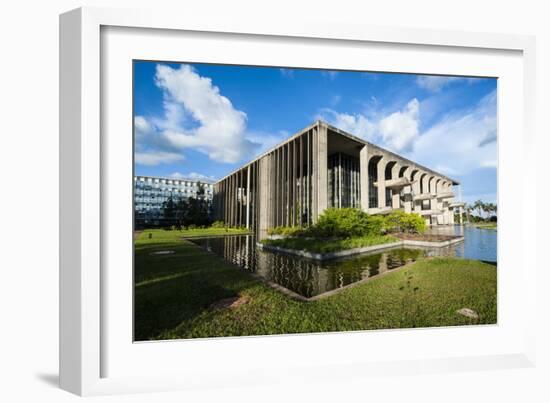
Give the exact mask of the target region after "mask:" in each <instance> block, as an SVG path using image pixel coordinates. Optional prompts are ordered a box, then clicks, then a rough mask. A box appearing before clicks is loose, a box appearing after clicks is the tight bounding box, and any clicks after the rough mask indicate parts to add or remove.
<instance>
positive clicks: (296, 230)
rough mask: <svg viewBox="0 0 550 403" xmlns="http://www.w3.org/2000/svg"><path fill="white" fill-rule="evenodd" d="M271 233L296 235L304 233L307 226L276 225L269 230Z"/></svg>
mask: <svg viewBox="0 0 550 403" xmlns="http://www.w3.org/2000/svg"><path fill="white" fill-rule="evenodd" d="M267 233H268V234H269V235H283V236H288V237H293V236H294V237H295V236H300V235H304V233H305V228H303V227H274V228H271V229H269V230H268V231H267Z"/></svg>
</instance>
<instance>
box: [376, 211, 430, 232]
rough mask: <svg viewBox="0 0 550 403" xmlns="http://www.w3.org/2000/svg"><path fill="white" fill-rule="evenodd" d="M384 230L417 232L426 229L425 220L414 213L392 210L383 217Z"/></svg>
mask: <svg viewBox="0 0 550 403" xmlns="http://www.w3.org/2000/svg"><path fill="white" fill-rule="evenodd" d="M385 222H386V225H385V230H386V231H387V232H417V233H423V232H424V231H425V230H426V221H425V220H424V219H423V218H422V217H421V216H420V215H419V214H416V213H411V214H408V213H405V212H403V211H394V212H392V213H390V214H388V215H387V216H386V217H385Z"/></svg>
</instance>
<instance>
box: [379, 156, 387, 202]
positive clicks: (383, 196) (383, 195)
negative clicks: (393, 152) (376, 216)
mask: <svg viewBox="0 0 550 403" xmlns="http://www.w3.org/2000/svg"><path fill="white" fill-rule="evenodd" d="M386 162H387V161H386V159H385V158H384V157H382V158H380V161H378V168H377V170H378V172H377V173H378V178H377V182H378V208H384V207H386V186H385V184H384V183H385V181H386V175H385V171H386V169H385V168H386Z"/></svg>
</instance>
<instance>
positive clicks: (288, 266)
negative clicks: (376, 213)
mask: <svg viewBox="0 0 550 403" xmlns="http://www.w3.org/2000/svg"><path fill="white" fill-rule="evenodd" d="M193 242H195V243H196V244H198V245H200V246H201V247H203V248H205V249H208V250H210V251H212V252H213V253H215V254H217V255H219V256H221V257H223V258H224V259H225V260H227V261H229V262H231V263H233V264H235V265H237V266H239V267H241V268H243V269H245V270H247V271H250V272H254V273H256V274H258V275H259V276H261V277H263V278H265V279H266V280H268V281H271V282H273V283H276V284H279V285H281V286H283V287H285V288H288V289H289V290H292V291H294V292H296V293H298V294H300V295H302V296H305V297H312V296H315V295H319V294H322V293H325V292H327V291H331V290H334V289H336V288H341V287H344V286H346V285H348V284H352V283H354V282H357V281H360V280H363V279H365V278H369V277H373V276H376V275H378V274H381V273H384V272H386V271H388V270H392V269H394V268H397V267H400V266H402V265H403V264H406V263H408V262H410V261H412V260H414V259H416V258H417V257H418V256H419V255H420V254H421V253H423V252H422V251H421V250H417V251H415V250H406V249H395V250H389V251H386V252H383V253H376V254H370V255H361V256H355V257H350V258H346V259H337V260H330V261H322V262H321V261H317V260H313V259H306V258H301V257H297V256H294V255H288V254H283V253H272V252H268V251H261V250H258V249H257V248H256V247H255V239H254V237H253V236H251V235H247V236H227V237H223V238H204V239H195V240H193Z"/></svg>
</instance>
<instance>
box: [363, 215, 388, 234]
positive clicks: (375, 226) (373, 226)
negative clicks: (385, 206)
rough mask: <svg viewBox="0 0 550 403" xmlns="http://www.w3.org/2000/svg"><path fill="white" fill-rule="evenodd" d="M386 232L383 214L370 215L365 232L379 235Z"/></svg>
mask: <svg viewBox="0 0 550 403" xmlns="http://www.w3.org/2000/svg"><path fill="white" fill-rule="evenodd" d="M386 232H387V222H386V219H385V218H384V216H381V215H372V216H369V218H368V220H367V234H368V235H381V234H383V233H386Z"/></svg>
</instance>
